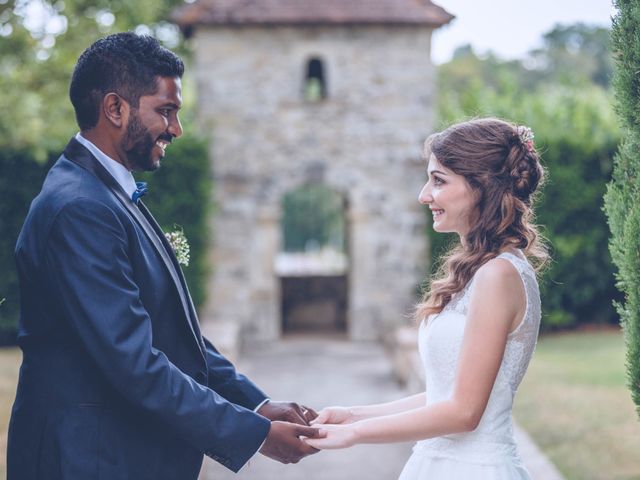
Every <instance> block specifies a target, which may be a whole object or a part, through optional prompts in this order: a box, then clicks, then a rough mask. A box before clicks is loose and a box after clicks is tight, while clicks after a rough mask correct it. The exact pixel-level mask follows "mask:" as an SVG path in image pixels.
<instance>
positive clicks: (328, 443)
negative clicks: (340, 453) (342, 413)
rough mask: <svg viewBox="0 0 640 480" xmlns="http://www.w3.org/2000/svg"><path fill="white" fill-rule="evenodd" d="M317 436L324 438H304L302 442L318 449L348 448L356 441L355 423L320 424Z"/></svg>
mask: <svg viewBox="0 0 640 480" xmlns="http://www.w3.org/2000/svg"><path fill="white" fill-rule="evenodd" d="M319 437H324V438H305V439H304V442H305V443H306V444H307V445H310V446H312V447H313V448H317V449H318V450H331V449H338V448H349V447H352V446H353V445H355V444H356V443H357V435H356V428H355V424H350V425H347V424H344V425H329V424H324V425H320V431H319Z"/></svg>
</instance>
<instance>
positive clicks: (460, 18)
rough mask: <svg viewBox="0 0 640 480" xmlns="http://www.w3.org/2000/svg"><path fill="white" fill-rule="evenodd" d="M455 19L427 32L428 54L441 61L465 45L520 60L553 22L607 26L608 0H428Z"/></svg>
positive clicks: (608, 21) (609, 22)
mask: <svg viewBox="0 0 640 480" xmlns="http://www.w3.org/2000/svg"><path fill="white" fill-rule="evenodd" d="M433 2H434V3H435V4H437V5H440V6H441V7H443V8H445V9H446V10H447V11H448V12H449V13H452V14H453V15H455V16H456V18H455V19H454V20H453V22H451V24H449V25H448V26H445V27H442V28H441V29H439V30H438V31H436V33H435V34H434V35H433V42H432V50H431V58H432V60H433V61H434V63H436V64H440V63H444V62H447V61H448V60H450V59H451V55H452V54H453V51H454V50H455V49H456V47H458V46H460V45H464V44H467V43H470V44H471V45H473V47H474V49H475V51H476V52H477V53H484V52H486V51H488V50H493V51H494V52H495V53H496V54H497V55H498V56H499V57H501V58H503V59H512V58H522V57H523V56H524V55H525V54H526V52H528V51H529V50H531V49H533V48H536V47H538V46H540V45H541V40H540V39H541V37H542V34H543V33H545V32H547V31H549V30H551V29H552V28H553V26H554V25H556V24H558V23H562V24H568V23H575V22H583V23H587V24H591V25H600V26H606V27H610V26H611V16H612V15H613V14H614V13H615V10H614V8H613V7H612V4H611V1H609V0H433Z"/></svg>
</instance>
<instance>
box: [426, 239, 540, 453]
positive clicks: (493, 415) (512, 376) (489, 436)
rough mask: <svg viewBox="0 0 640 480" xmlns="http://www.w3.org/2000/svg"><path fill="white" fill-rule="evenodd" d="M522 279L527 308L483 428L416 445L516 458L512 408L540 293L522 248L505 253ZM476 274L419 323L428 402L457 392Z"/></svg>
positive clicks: (510, 341)
mask: <svg viewBox="0 0 640 480" xmlns="http://www.w3.org/2000/svg"><path fill="white" fill-rule="evenodd" d="M498 258H503V259H506V260H508V261H509V262H511V264H512V265H513V266H514V267H515V268H516V270H517V271H518V273H519V274H520V278H521V279H522V282H523V285H524V290H525V295H526V309H525V313H524V317H523V319H522V321H521V323H520V324H519V325H518V326H517V327H516V329H515V330H514V331H513V332H511V333H510V334H509V336H508V338H507V344H506V348H505V352H504V356H503V358H502V364H501V365H500V370H499V372H498V375H497V377H496V380H495V383H494V386H493V390H492V391H491V395H490V397H489V402H488V403H487V408H486V410H485V412H484V414H483V416H482V419H481V421H480V424H479V426H478V428H476V429H475V430H474V431H473V432H469V433H463V434H454V435H446V436H443V437H438V438H434V439H428V440H423V441H421V442H418V444H417V445H416V448H415V450H416V451H423V452H424V453H425V454H432V455H438V456H453V457H455V458H457V459H460V458H461V457H462V458H466V459H468V460H472V461H475V462H480V463H487V462H489V463H491V462H495V461H500V459H503V458H504V456H505V455H507V456H509V457H511V458H517V452H516V447H515V442H514V440H513V425H512V419H511V408H512V405H513V398H514V396H515V393H516V390H517V389H518V386H519V385H520V382H521V380H522V377H523V376H524V373H525V371H526V370H527V366H528V365H529V360H530V359H531V355H532V354H533V350H534V348H535V345H536V341H537V338H538V329H539V326H540V293H539V290H538V283H537V280H536V276H535V272H534V270H533V268H532V267H531V265H530V264H529V262H528V261H527V260H526V258H525V257H524V255H523V254H522V253H521V252H520V251H515V252H514V253H502V254H500V255H499V256H498ZM474 280H475V277H474V278H472V279H471V281H470V282H469V283H468V284H467V286H466V287H465V288H464V290H463V291H461V292H459V293H458V294H456V295H455V296H454V298H453V299H452V300H451V302H449V304H448V305H447V306H446V307H445V309H444V310H443V311H442V312H440V313H439V314H437V315H432V316H430V317H429V318H428V319H427V320H426V321H424V322H423V323H422V325H421V326H420V332H419V348H420V357H421V359H422V361H423V363H424V367H425V377H426V392H427V394H426V397H427V405H429V404H434V403H438V402H441V401H445V400H448V399H449V398H451V396H452V394H453V388H454V382H455V375H456V370H457V365H458V358H459V356H460V350H461V347H462V339H463V335H464V329H465V325H466V319H467V311H468V308H469V300H470V297H471V291H472V289H473V285H474Z"/></svg>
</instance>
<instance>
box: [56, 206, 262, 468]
mask: <svg viewBox="0 0 640 480" xmlns="http://www.w3.org/2000/svg"><path fill="white" fill-rule="evenodd" d="M44 260H45V266H44V268H45V274H46V275H47V276H48V277H49V281H50V284H51V285H52V286H53V288H55V289H56V294H57V296H58V298H60V301H61V307H62V311H63V312H64V315H65V316H66V318H67V319H68V321H69V323H70V325H71V328H72V329H73V330H74V331H75V332H76V334H77V336H78V338H79V340H80V342H81V343H82V344H83V345H84V346H85V348H86V351H87V352H88V354H89V355H91V357H92V358H93V360H94V361H95V362H96V363H97V365H98V367H99V368H100V370H101V372H102V373H103V374H104V376H105V378H106V380H107V381H108V382H109V383H110V384H111V385H112V387H113V388H115V389H116V390H117V391H119V392H120V394H121V395H122V396H123V397H125V398H126V399H127V400H128V401H129V402H130V403H131V404H133V405H135V406H137V407H139V408H142V409H144V410H145V411H148V412H150V413H151V414H153V415H155V416H156V417H157V418H159V420H161V421H162V422H164V423H165V424H167V425H168V426H170V427H171V428H172V429H173V430H174V431H176V432H178V433H179V434H180V435H181V436H182V437H183V438H185V439H186V440H187V441H188V442H189V443H191V444H192V445H193V446H194V447H196V448H197V449H199V450H200V451H202V452H203V453H205V454H207V455H208V456H210V457H212V458H214V459H215V460H217V461H219V462H220V463H222V464H223V465H225V466H226V467H227V468H229V469H231V470H233V471H238V470H239V469H240V468H241V467H242V465H244V463H246V461H247V460H248V459H249V458H251V457H252V456H253V455H254V454H255V452H256V451H257V450H258V448H259V447H260V445H261V444H262V442H263V441H264V439H265V437H266V435H267V433H268V431H269V428H270V423H269V421H268V420H267V419H265V418H264V417H262V416H260V415H257V414H256V413H254V412H252V411H251V410H250V409H247V408H244V407H243V406H241V404H242V403H239V404H238V405H236V404H234V403H232V402H229V401H227V400H226V399H225V398H223V397H222V396H221V395H219V394H218V393H217V392H215V391H213V390H212V389H210V388H206V387H203V386H202V385H200V384H198V383H197V382H196V381H195V380H193V379H192V378H190V377H189V376H187V375H185V374H184V373H183V372H182V371H181V370H179V369H178V368H177V367H176V366H175V365H174V364H172V363H171V361H170V360H169V359H168V358H167V356H166V355H165V354H164V353H163V352H161V351H159V350H157V349H155V348H154V347H153V345H152V329H151V320H150V318H149V315H148V313H147V312H146V310H145V308H144V306H143V305H142V303H141V301H140V297H139V289H138V286H137V285H136V282H135V279H134V275H133V271H132V268H131V263H130V260H129V257H128V238H127V233H126V230H125V228H124V227H123V225H122V223H121V222H120V220H119V219H118V217H117V215H116V214H115V212H113V211H112V210H111V209H110V208H109V207H108V206H107V205H105V204H103V203H100V202H97V201H95V200H92V199H77V200H75V201H74V202H71V203H69V204H67V205H66V206H65V207H64V208H63V209H62V210H61V211H60V212H59V213H58V215H57V216H56V218H55V219H54V221H53V223H52V226H51V229H50V233H49V237H48V241H47V244H46V247H45V252H44ZM229 365H230V364H229ZM231 368H233V367H231ZM226 378H227V379H228V380H227V382H228V385H227V386H226V387H225V388H226V390H232V389H233V387H232V386H231V383H232V382H233V376H227V377H226ZM247 382H248V381H247ZM250 403H251V402H249V403H248V404H249V405H250Z"/></svg>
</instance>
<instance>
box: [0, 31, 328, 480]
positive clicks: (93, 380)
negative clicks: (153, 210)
mask: <svg viewBox="0 0 640 480" xmlns="http://www.w3.org/2000/svg"><path fill="white" fill-rule="evenodd" d="M183 69H184V67H183V63H182V61H181V60H180V58H178V57H177V56H176V55H175V54H174V53H172V52H170V51H169V50H166V49H165V48H163V47H161V46H160V45H159V44H158V42H157V41H156V40H154V39H153V38H151V37H147V36H138V35H136V34H134V33H120V34H115V35H111V36H109V37H106V38H104V39H101V40H99V41H97V42H96V43H94V44H93V45H92V46H91V47H89V48H88V49H87V50H85V52H84V53H83V54H82V55H81V56H80V58H79V59H78V62H77V64H76V67H75V70H74V72H73V78H72V80H71V88H70V97H71V102H72V103H73V107H74V109H75V113H76V118H77V121H78V125H79V127H80V133H79V134H77V135H76V136H75V137H74V138H72V139H71V141H70V142H69V144H68V145H67V147H66V149H65V151H64V153H63V155H62V156H61V157H60V159H59V160H58V161H57V162H56V164H55V165H54V166H53V168H52V169H51V171H50V172H49V174H48V175H47V178H46V180H45V182H44V185H43V187H42V191H41V192H40V194H39V195H38V196H37V197H36V198H35V200H34V201H33V203H32V204H31V208H30V210H29V214H28V215H27V218H26V220H25V223H24V226H23V228H22V232H21V233H20V236H19V238H18V243H17V246H16V251H15V256H16V263H17V267H18V272H19V277H20V290H21V318H20V330H19V335H18V342H19V344H20V347H21V349H22V351H23V363H22V367H21V369H20V379H19V383H18V391H17V395H16V400H15V404H14V406H13V410H12V414H11V422H10V426H9V443H8V461H7V469H8V470H7V471H8V480H35V479H39V480H40V479H46V480H49V479H51V480H53V479H60V480H92V479H106V480H125V479H135V480H146V479H148V480H152V479H153V480H163V479H166V480H189V479H192V480H195V479H196V478H197V476H198V472H199V470H200V467H201V463H202V458H203V457H202V455H203V454H206V455H208V456H209V457H211V458H213V459H215V460H216V461H218V462H220V463H221V464H223V465H225V466H226V467H228V468H229V469H231V470H233V471H238V470H239V469H240V468H241V467H242V466H243V465H244V464H245V463H246V462H247V461H248V460H249V459H250V458H251V457H252V456H253V455H254V454H255V453H256V452H257V451H258V450H259V451H260V452H261V453H263V454H264V455H266V456H269V457H271V458H273V459H276V460H278V461H281V462H283V463H295V462H297V461H298V460H300V459H301V458H303V457H304V456H306V455H309V454H311V453H315V452H316V450H315V449H313V448H311V447H310V446H308V445H306V444H305V443H304V442H303V441H302V440H301V439H300V437H301V436H304V437H317V435H318V431H317V429H315V428H311V427H309V426H308V422H309V421H310V420H311V419H313V418H314V417H315V412H313V411H310V410H307V409H305V408H303V407H300V406H298V405H297V404H295V403H283V402H273V401H269V400H268V399H267V397H266V395H265V394H264V393H263V392H262V391H261V390H260V389H258V387H256V386H255V385H254V384H253V383H251V381H249V380H248V379H247V378H245V377H244V376H242V375H240V374H238V373H236V371H235V369H234V367H233V365H232V364H231V363H230V362H229V361H227V360H226V359H225V358H224V357H222V356H221V355H220V354H219V353H218V352H217V351H216V349H215V348H214V347H213V346H212V345H211V343H209V341H208V340H207V339H205V338H203V337H202V335H201V334H200V329H199V326H198V319H197V317H196V313H195V310H194V308H193V304H192V302H191V298H190V296H189V291H188V289H187V286H186V283H185V280H184V277H183V275H182V272H181V270H180V267H179V265H178V263H177V261H176V258H175V256H174V254H173V252H172V250H171V247H170V245H169V244H168V243H167V241H166V240H165V238H164V235H163V233H162V231H161V230H160V227H159V226H158V225H157V223H156V222H155V220H154V219H153V217H152V216H151V214H150V213H149V211H148V210H147V208H146V207H145V206H144V204H143V203H142V202H141V201H139V199H138V197H139V196H140V194H141V193H143V192H142V191H140V190H137V186H136V183H135V181H134V179H133V177H132V175H131V171H151V170H155V169H157V168H158V167H159V166H160V163H161V161H162V159H163V157H164V155H165V150H166V149H167V147H169V148H170V144H171V142H172V141H173V139H174V138H177V137H179V136H180V135H181V134H182V126H181V125H180V121H179V120H178V110H179V109H180V106H181V104H182V98H181V80H180V79H181V77H182V73H183ZM290 422H291V423H290Z"/></svg>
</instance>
